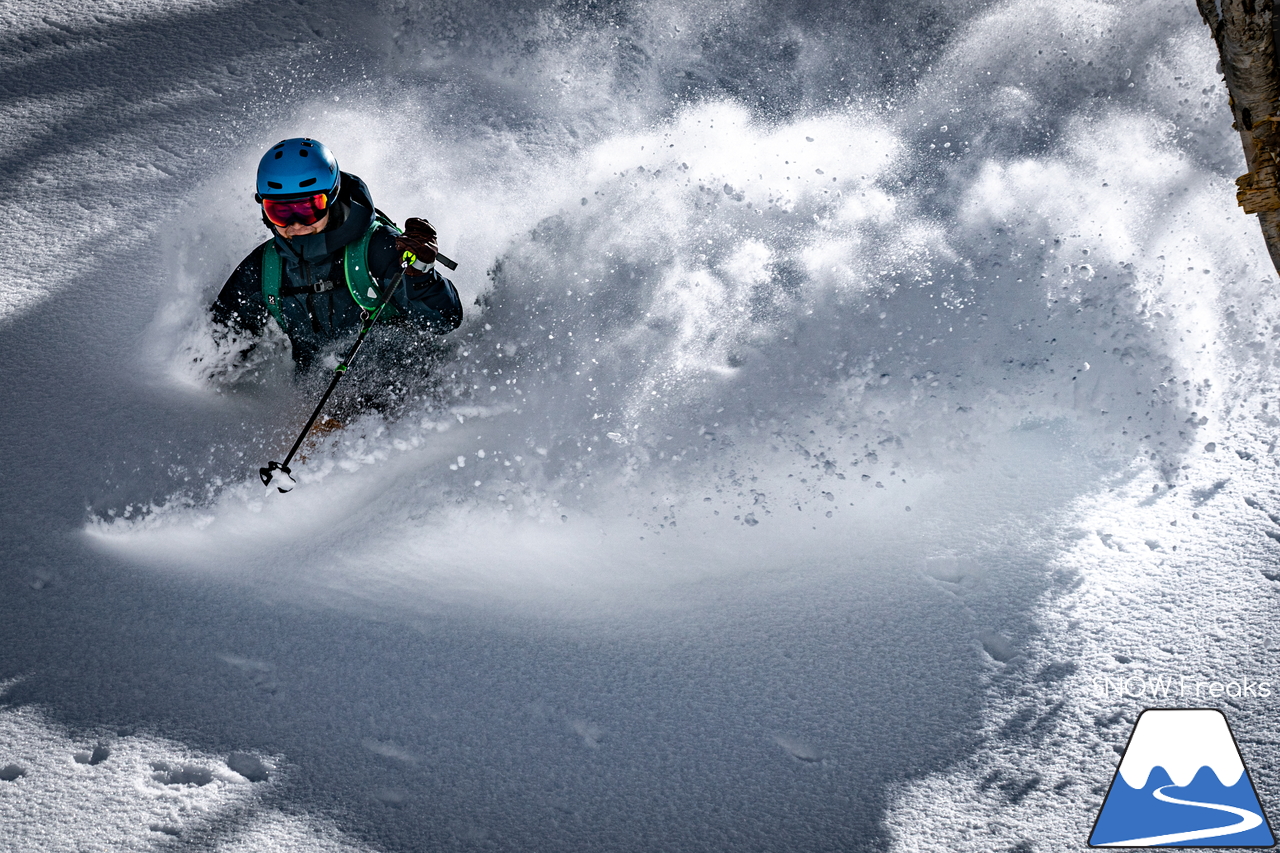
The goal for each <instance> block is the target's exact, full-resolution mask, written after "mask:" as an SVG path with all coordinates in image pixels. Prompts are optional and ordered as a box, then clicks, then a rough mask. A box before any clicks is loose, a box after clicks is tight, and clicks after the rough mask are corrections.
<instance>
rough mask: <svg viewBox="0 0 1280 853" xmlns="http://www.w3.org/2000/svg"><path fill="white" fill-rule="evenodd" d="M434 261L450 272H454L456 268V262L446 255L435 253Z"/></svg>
mask: <svg viewBox="0 0 1280 853" xmlns="http://www.w3.org/2000/svg"><path fill="white" fill-rule="evenodd" d="M436 260H437V261H439V262H440V263H441V264H443V265H444V266H446V267H448V268H449V269H451V270H456V269H457V268H458V262H457V261H455V260H454V259H453V258H451V257H449V256H448V255H444V254H441V253H440V252H436Z"/></svg>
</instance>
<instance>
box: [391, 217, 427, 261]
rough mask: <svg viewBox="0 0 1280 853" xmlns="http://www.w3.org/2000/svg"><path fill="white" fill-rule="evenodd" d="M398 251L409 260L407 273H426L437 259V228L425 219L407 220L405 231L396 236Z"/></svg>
mask: <svg viewBox="0 0 1280 853" xmlns="http://www.w3.org/2000/svg"><path fill="white" fill-rule="evenodd" d="M396 251H398V252H400V253H402V257H404V259H405V260H407V261H408V262H409V265H410V266H409V268H408V269H407V270H406V271H405V272H406V274H408V275H421V274H422V273H425V272H426V271H427V268H428V267H430V266H431V265H432V264H433V263H435V260H436V251H437V246H436V229H435V228H434V227H433V226H432V225H431V223H430V222H428V221H427V220H425V219H418V218H416V217H415V218H413V219H408V220H405V223H404V233H403V234H401V235H400V236H399V237H397V238H396ZM418 265H421V267H420V268H419V266H418Z"/></svg>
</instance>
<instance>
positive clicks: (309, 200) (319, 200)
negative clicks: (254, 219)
mask: <svg viewBox="0 0 1280 853" xmlns="http://www.w3.org/2000/svg"><path fill="white" fill-rule="evenodd" d="M328 212H329V195H328V193H316V194H315V195H313V196H307V197H306V198H291V199H286V200H281V199H275V198H264V199H263V200H262V213H263V214H264V215H265V216H266V217H267V220H268V221H269V222H270V223H271V224H272V225H277V226H279V227H281V228H286V227H288V226H290V225H292V224H293V223H295V222H296V223H298V224H299V225H315V224H316V223H317V222H319V221H320V220H321V219H323V218H324V216H325V214H327V213H328Z"/></svg>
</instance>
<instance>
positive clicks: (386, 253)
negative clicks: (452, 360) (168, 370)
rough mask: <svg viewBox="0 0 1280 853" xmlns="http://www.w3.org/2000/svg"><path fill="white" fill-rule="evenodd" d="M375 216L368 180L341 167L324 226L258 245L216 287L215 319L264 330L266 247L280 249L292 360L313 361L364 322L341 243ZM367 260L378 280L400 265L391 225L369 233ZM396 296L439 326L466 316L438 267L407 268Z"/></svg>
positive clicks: (428, 324)
mask: <svg viewBox="0 0 1280 853" xmlns="http://www.w3.org/2000/svg"><path fill="white" fill-rule="evenodd" d="M373 221H374V207H373V201H372V199H371V198H370V195H369V188H368V187H367V186H365V183H364V181H362V180H360V178H358V177H356V176H355V175H350V174H347V173H346V172H343V173H342V186H341V189H340V190H339V194H338V203H337V204H335V205H334V206H333V207H332V208H330V213H329V224H328V226H327V227H326V229H325V230H324V231H323V232H321V233H320V234H311V235H307V236H304V237H296V238H294V239H293V240H286V239H285V238H283V237H281V236H279V235H276V237H275V239H274V240H273V241H272V242H270V243H267V244H266V245H265V246H262V247H259V248H257V249H254V250H253V252H251V253H250V254H249V256H248V257H247V258H245V259H244V260H243V261H241V262H240V266H238V267H236V270H235V272H233V273H232V274H231V278H229V279H227V283H226V284H225V285H223V288H222V291H221V292H220V293H219V294H218V299H217V301H216V302H214V304H213V307H212V309H211V312H212V315H213V320H214V322H216V323H219V324H222V325H225V326H234V327H236V328H238V329H242V330H244V331H246V332H249V333H251V334H257V333H259V332H261V331H262V329H263V327H264V325H265V324H266V322H267V318H268V317H269V316H270V314H269V313H268V311H267V305H266V302H265V301H264V300H263V297H262V252H263V251H278V252H279V254H280V261H281V268H282V269H283V270H284V281H283V283H282V285H281V289H280V297H281V298H280V313H281V315H282V316H283V317H284V321H285V322H284V327H285V328H284V331H285V333H286V334H287V335H288V336H289V340H290V341H291V342H292V343H293V358H294V360H295V361H296V362H297V363H298V365H299V367H303V368H305V367H307V366H309V365H310V363H311V361H312V359H313V358H314V357H315V355H316V353H317V352H319V351H320V349H321V348H323V347H324V346H325V345H326V344H329V343H331V342H333V341H335V340H337V339H338V338H341V337H343V336H344V335H348V334H350V333H353V332H356V331H358V330H359V328H360V323H361V317H360V306H358V305H357V304H356V302H355V300H354V299H352V298H351V293H350V292H349V291H348V290H347V284H346V276H345V274H344V270H343V263H344V259H343V249H344V248H345V247H346V246H347V244H348V243H354V242H357V241H358V240H360V238H361V237H363V236H364V233H365V232H366V231H367V230H368V229H369V226H370V225H372V224H373ZM368 260H369V270H370V272H372V273H373V275H374V277H375V278H376V279H377V281H378V284H379V286H380V287H385V286H386V285H387V284H389V283H390V281H391V279H393V278H394V277H395V275H396V273H398V272H399V271H400V262H399V261H400V259H399V253H398V252H397V251H396V247H395V235H394V234H393V233H392V232H391V231H390V230H389V229H387V228H386V227H384V226H379V227H378V229H377V230H376V231H375V232H374V234H373V237H372V238H371V239H370V240H369V256H368ZM409 272H416V271H415V270H412V269H411V270H410V271H409ZM317 283H319V285H320V287H319V288H318V290H319V292H317V287H316V285H317ZM330 284H331V285H332V286H330ZM391 304H392V305H394V306H395V307H396V308H397V309H398V311H399V313H400V316H401V317H403V318H405V320H407V321H408V322H411V323H413V324H414V325H416V326H418V327H420V328H423V329H426V330H429V331H432V332H436V333H438V334H444V333H446V332H449V331H451V330H453V329H456V328H457V327H458V324H460V323H461V322H462V303H461V302H460V301H459V300H458V292H457V291H456V290H455V289H454V287H453V284H452V282H450V281H449V280H448V279H447V278H445V277H444V276H442V275H440V273H439V272H437V271H436V270H435V268H432V269H429V270H428V271H427V272H425V273H422V274H418V275H412V276H410V275H406V276H405V277H404V281H403V282H401V284H400V286H399V287H397V288H396V291H395V293H394V294H393V296H392V297H391ZM384 316H385V315H384ZM379 322H380V323H381V322H384V321H383V320H380V321H379Z"/></svg>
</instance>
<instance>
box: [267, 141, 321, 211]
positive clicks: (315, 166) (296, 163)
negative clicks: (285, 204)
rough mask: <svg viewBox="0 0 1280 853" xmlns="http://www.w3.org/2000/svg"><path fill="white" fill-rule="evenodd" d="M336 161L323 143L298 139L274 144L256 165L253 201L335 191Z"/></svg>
mask: <svg viewBox="0 0 1280 853" xmlns="http://www.w3.org/2000/svg"><path fill="white" fill-rule="evenodd" d="M339 180H340V177H339V174H338V161H337V160H336V159H335V158H334V156H333V154H331V153H330V152H329V149H328V148H326V147H325V146H324V143H322V142H317V141H316V140H314V139H305V138H302V137H298V138H295V139H286V140H283V141H282V142H277V143H276V144H275V145H273V146H271V150H269V151H268V152H267V153H266V154H263V155H262V160H261V161H260V162H259V163H258V194H257V199H258V200H259V201H261V200H262V199H264V198H288V197H289V196H300V195H310V194H314V193H327V194H328V195H329V197H330V198H332V197H333V196H334V195H335V194H336V193H337V190H338V182H339Z"/></svg>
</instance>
